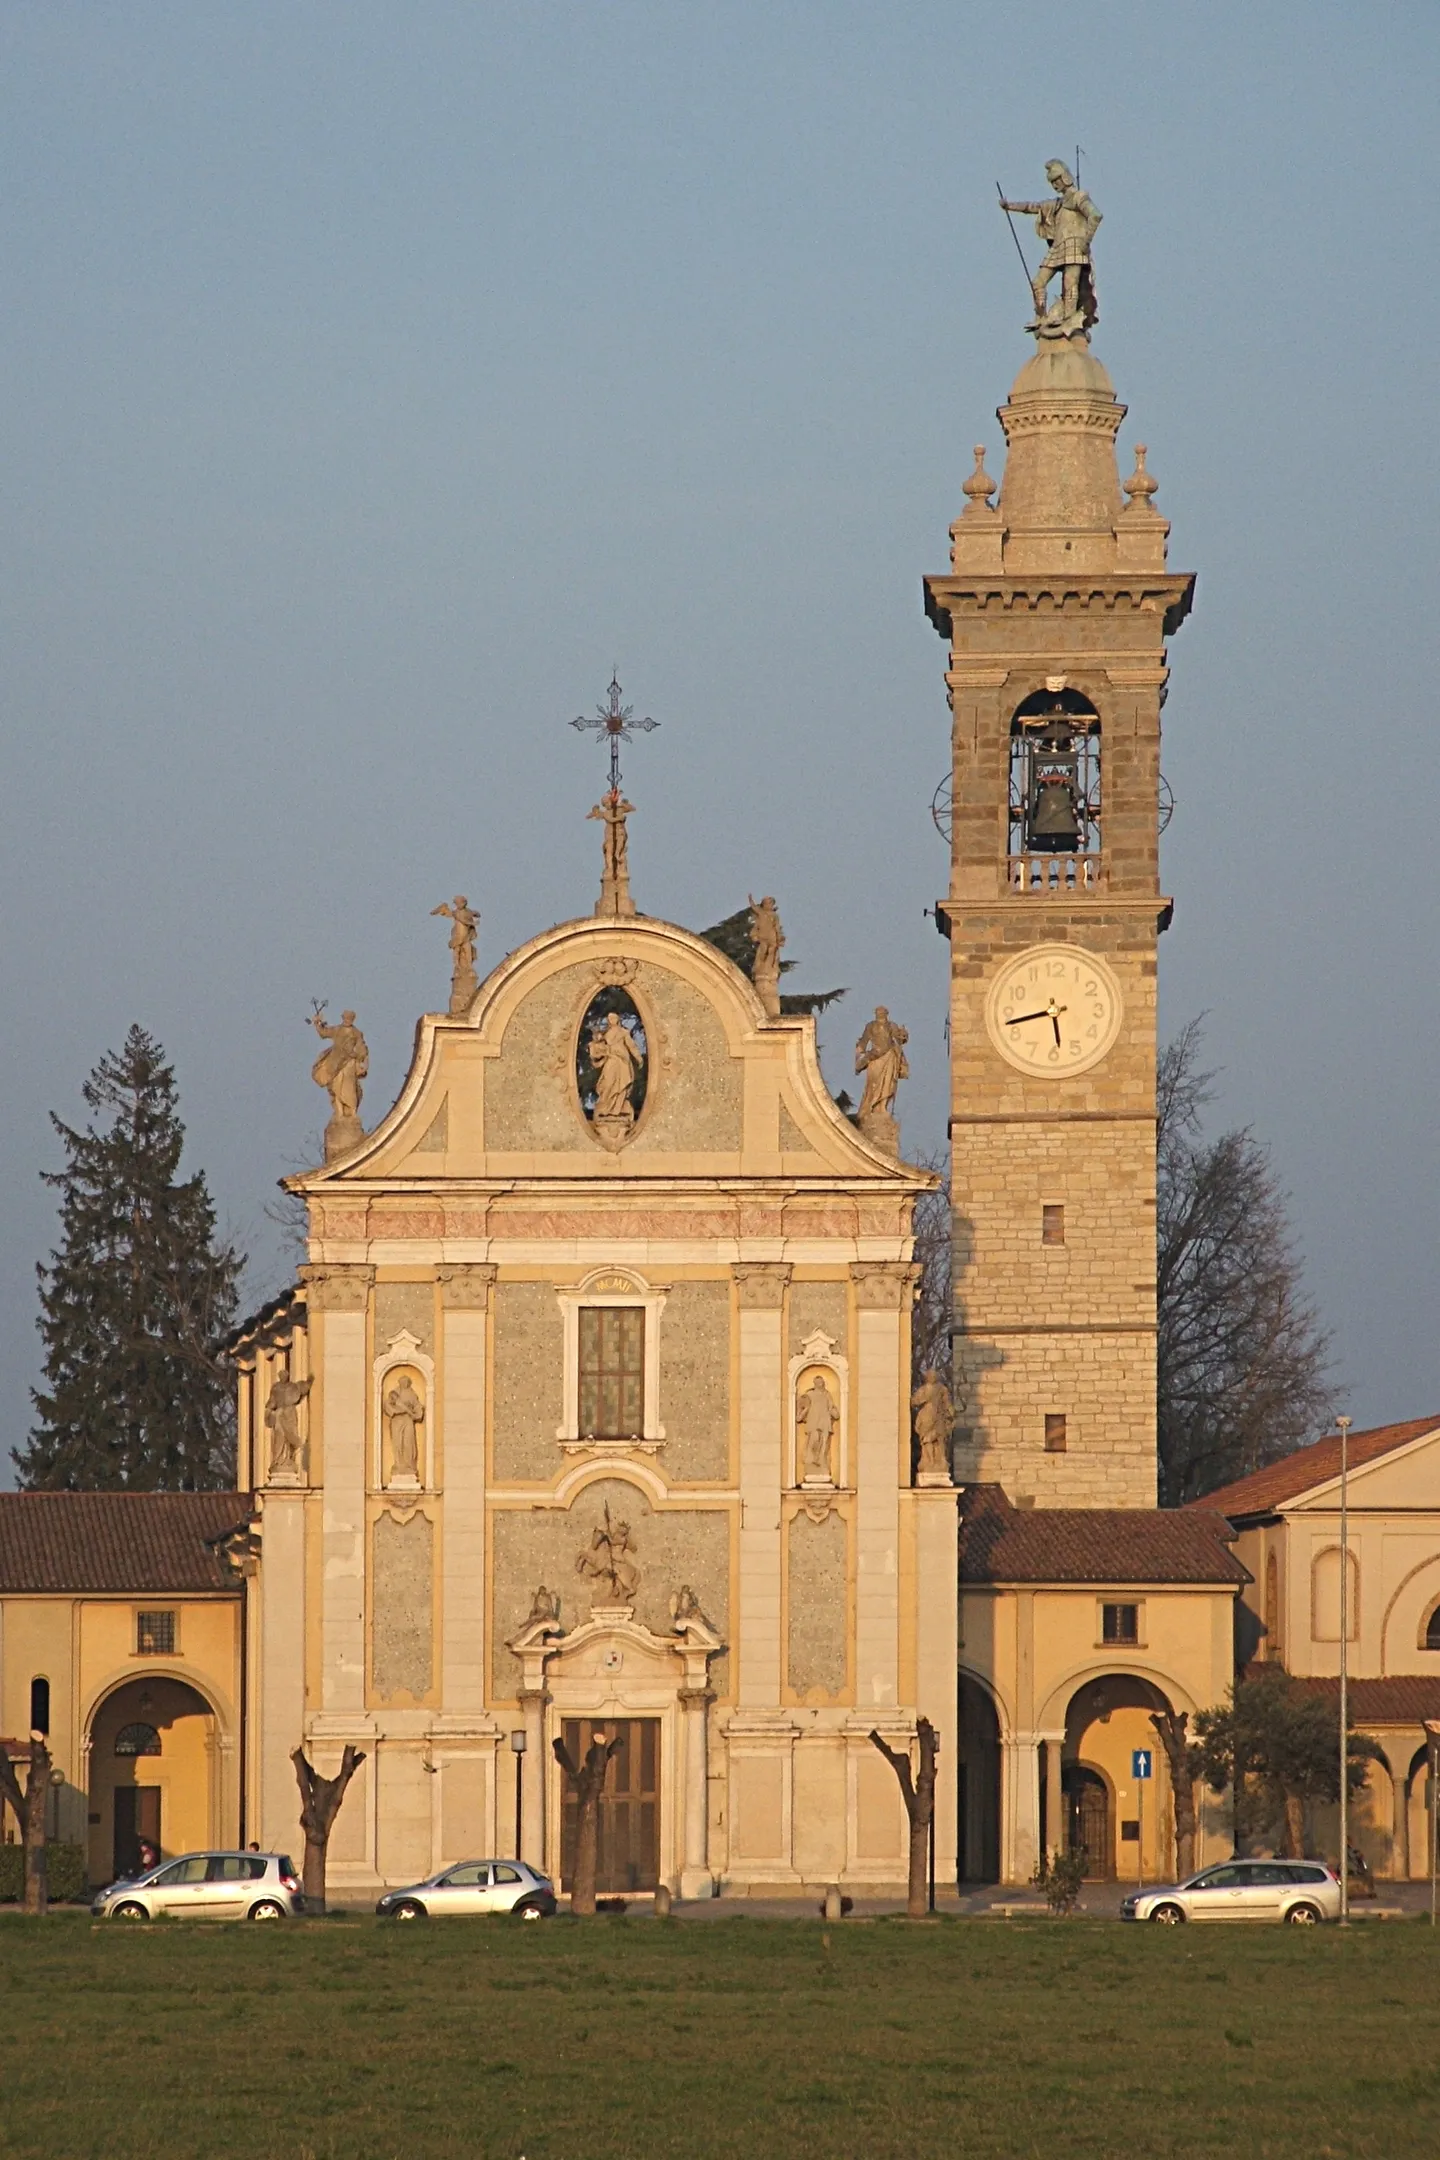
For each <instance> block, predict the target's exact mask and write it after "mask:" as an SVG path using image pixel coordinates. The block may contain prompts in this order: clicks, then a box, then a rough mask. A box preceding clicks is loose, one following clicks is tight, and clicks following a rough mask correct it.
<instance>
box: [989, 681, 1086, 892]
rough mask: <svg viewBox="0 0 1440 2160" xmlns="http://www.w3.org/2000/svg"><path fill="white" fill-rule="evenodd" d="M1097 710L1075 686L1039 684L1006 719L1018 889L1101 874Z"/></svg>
mask: <svg viewBox="0 0 1440 2160" xmlns="http://www.w3.org/2000/svg"><path fill="white" fill-rule="evenodd" d="M1100 815H1101V803H1100V716H1099V714H1098V713H1097V712H1096V710H1095V708H1094V706H1093V705H1092V704H1091V703H1090V701H1089V699H1088V698H1084V697H1082V696H1081V695H1080V693H1079V691H1078V690H1042V691H1037V692H1036V693H1035V695H1034V696H1033V697H1028V698H1026V699H1025V701H1024V703H1023V704H1022V705H1019V706H1017V708H1016V711H1015V716H1014V718H1013V719H1012V720H1011V722H1010V839H1009V877H1008V880H1007V882H1008V884H1009V885H1010V888H1011V890H1012V891H1015V892H1058V891H1066V892H1070V891H1077V890H1081V891H1083V890H1085V889H1087V888H1089V887H1092V886H1095V885H1098V884H1099V882H1100V864H1101V856H1100Z"/></svg>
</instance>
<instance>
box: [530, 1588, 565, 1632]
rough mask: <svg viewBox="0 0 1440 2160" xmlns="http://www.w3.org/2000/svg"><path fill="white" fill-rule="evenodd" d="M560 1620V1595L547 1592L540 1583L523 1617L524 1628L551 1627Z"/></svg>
mask: <svg viewBox="0 0 1440 2160" xmlns="http://www.w3.org/2000/svg"><path fill="white" fill-rule="evenodd" d="M559 1618H560V1593H559V1591H558V1590H549V1589H547V1588H546V1586H545V1584H544V1583H543V1582H542V1583H541V1584H540V1586H539V1588H538V1589H537V1590H536V1592H535V1595H534V1596H533V1597H532V1598H531V1600H530V1610H529V1612H528V1613H527V1614H526V1615H525V1625H526V1627H551V1626H553V1625H554V1624H555V1622H557V1621H558V1620H559Z"/></svg>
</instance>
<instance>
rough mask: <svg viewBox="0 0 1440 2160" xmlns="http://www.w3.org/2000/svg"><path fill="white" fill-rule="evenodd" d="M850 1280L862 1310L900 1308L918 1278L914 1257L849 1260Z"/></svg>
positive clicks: (905, 1302)
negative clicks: (912, 1258)
mask: <svg viewBox="0 0 1440 2160" xmlns="http://www.w3.org/2000/svg"><path fill="white" fill-rule="evenodd" d="M850 1280H851V1282H852V1283H853V1284H854V1286H855V1302H856V1304H857V1305H858V1306H859V1307H860V1309H861V1311H862V1312H865V1311H870V1312H903V1311H904V1310H905V1309H906V1308H907V1306H909V1304H910V1302H911V1300H912V1298H913V1296H914V1291H915V1285H916V1283H918V1282H919V1280H920V1268H919V1264H918V1263H917V1262H916V1261H914V1260H852V1261H851V1263H850Z"/></svg>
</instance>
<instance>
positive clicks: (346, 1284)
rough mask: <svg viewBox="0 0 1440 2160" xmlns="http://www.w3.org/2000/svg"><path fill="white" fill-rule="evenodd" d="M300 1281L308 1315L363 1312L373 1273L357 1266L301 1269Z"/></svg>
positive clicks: (366, 1268) (373, 1271) (371, 1270)
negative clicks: (302, 1285)
mask: <svg viewBox="0 0 1440 2160" xmlns="http://www.w3.org/2000/svg"><path fill="white" fill-rule="evenodd" d="M300 1280H301V1281H302V1282H303V1283H304V1285H305V1302H306V1304H307V1305H308V1306H309V1308H310V1310H311V1311H312V1312H364V1310H365V1307H366V1304H367V1303H368V1301H369V1297H370V1288H371V1285H372V1284H373V1282H374V1280H375V1270H374V1268H373V1267H367V1266H359V1265H357V1266H351V1267H335V1266H325V1267H320V1266H310V1267H302V1268H301V1270H300Z"/></svg>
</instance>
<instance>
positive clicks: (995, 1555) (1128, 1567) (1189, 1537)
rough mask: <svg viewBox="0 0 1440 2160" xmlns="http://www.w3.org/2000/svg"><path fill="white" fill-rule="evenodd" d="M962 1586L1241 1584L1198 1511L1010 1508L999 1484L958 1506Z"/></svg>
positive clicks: (1220, 1540)
mask: <svg viewBox="0 0 1440 2160" xmlns="http://www.w3.org/2000/svg"><path fill="white" fill-rule="evenodd" d="M960 1512H961V1516H962V1518H963V1528H962V1530H961V1534H960V1581H961V1583H962V1585H963V1584H966V1583H1040V1582H1044V1583H1097V1584H1106V1583H1224V1584H1226V1585H1227V1586H1228V1585H1231V1584H1235V1583H1247V1582H1249V1581H1250V1580H1251V1577H1250V1573H1249V1570H1248V1569H1247V1568H1245V1567H1244V1566H1242V1564H1241V1563H1240V1561H1239V1560H1237V1559H1236V1557H1235V1555H1234V1553H1233V1552H1232V1551H1231V1550H1230V1546H1231V1543H1232V1541H1233V1538H1234V1532H1233V1530H1232V1529H1231V1527H1230V1525H1229V1523H1228V1522H1227V1521H1226V1519H1225V1517H1224V1516H1223V1515H1219V1514H1207V1513H1205V1512H1203V1511H1202V1510H1200V1509H1197V1508H1016V1507H1012V1506H1011V1504H1010V1501H1009V1500H1008V1499H1007V1497H1006V1495H1005V1493H1004V1492H1003V1491H1002V1490H1001V1488H1000V1487H999V1486H998V1485H970V1486H967V1487H966V1489H965V1493H964V1497H963V1499H962V1501H961V1507H960Z"/></svg>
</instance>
